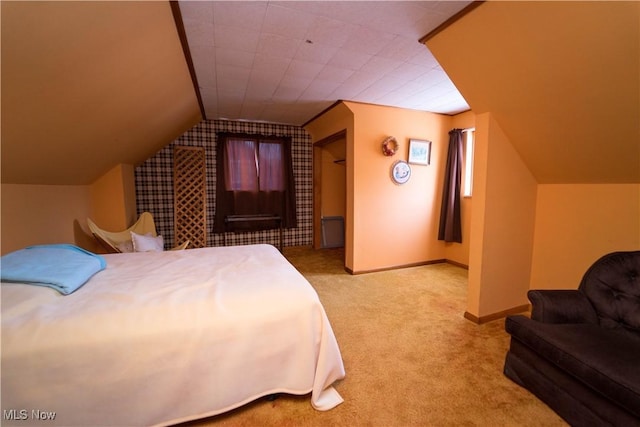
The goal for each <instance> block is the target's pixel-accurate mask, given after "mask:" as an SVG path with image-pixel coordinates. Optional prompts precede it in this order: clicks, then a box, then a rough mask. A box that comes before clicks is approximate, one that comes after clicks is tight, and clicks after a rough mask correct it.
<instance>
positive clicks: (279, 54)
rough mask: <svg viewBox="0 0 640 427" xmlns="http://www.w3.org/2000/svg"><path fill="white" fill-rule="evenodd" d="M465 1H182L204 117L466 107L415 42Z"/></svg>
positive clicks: (292, 120) (277, 117) (300, 120)
mask: <svg viewBox="0 0 640 427" xmlns="http://www.w3.org/2000/svg"><path fill="white" fill-rule="evenodd" d="M469 3H471V2H470V1H468V0H465V1H398V0H393V1H390V0H388V1H326V0H324V1H311V0H305V1H180V2H179V5H180V10H181V14H182V18H183V19H182V21H183V23H184V28H185V32H186V36H187V40H188V43H189V50H190V52H191V57H192V58H193V64H194V69H195V74H196V76H197V79H198V84H199V88H200V93H201V95H202V100H203V104H204V109H205V114H206V116H207V118H228V119H234V120H236V119H242V120H251V121H267V122H276V123H286V124H293V125H302V124H304V123H305V122H307V121H309V120H311V119H312V118H313V117H315V116H317V115H318V114H320V113H321V112H322V111H323V110H325V109H327V108H328V107H330V106H331V105H332V104H333V103H335V102H336V101H337V100H339V99H342V100H350V101H357V102H364V103H370V104H378V105H389V106H395V107H400V108H409V109H415V110H422V111H430V112H435V113H442V114H457V113H460V112H462V111H467V110H468V109H469V106H468V105H467V103H466V102H465V100H464V99H463V98H462V96H460V93H459V92H458V90H457V89H456V88H455V86H454V85H453V84H452V83H451V81H450V80H449V78H448V77H447V75H446V74H445V73H444V72H443V71H442V68H441V67H440V65H439V64H438V63H437V62H436V61H435V60H434V58H433V55H431V53H430V52H429V50H428V49H425V48H424V46H423V45H421V44H420V43H418V39H419V38H420V37H422V36H423V35H424V34H426V33H428V32H430V31H432V30H433V29H435V28H437V27H438V26H439V25H440V24H442V23H443V22H445V21H446V20H447V19H449V18H450V17H451V16H452V15H454V14H456V13H458V12H460V11H461V10H462V9H465V8H466V7H467V6H468V5H469Z"/></svg>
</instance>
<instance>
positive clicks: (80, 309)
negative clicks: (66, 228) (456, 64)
mask: <svg viewBox="0 0 640 427" xmlns="http://www.w3.org/2000/svg"><path fill="white" fill-rule="evenodd" d="M104 257H105V260H106V264H107V266H106V268H105V269H104V270H103V271H101V272H99V273H97V274H96V275H95V276H93V277H92V278H91V279H90V280H89V281H88V282H87V283H86V284H85V285H84V286H82V287H81V288H80V289H78V290H77V291H76V292H74V293H72V294H70V295H62V294H60V293H58V292H56V291H55V290H54V289H51V288H46V287H42V286H32V285H25V284H14V283H3V284H2V411H3V420H2V421H3V422H2V425H4V426H11V425H20V426H24V425H47V426H53V425H64V426H88V425H92V426H125V425H126V426H138V425H141V426H142V425H144V426H150V425H170V424H175V423H178V422H183V421H189V420H193V419H198V418H202V417H207V416H211V415H216V414H220V413H223V412H226V411H229V410H231V409H234V408H237V407H239V406H242V405H244V404H246V403H248V402H251V401H253V400H255V399H257V398H259V397H262V396H266V395H270V394H274V393H289V394H297V395H305V394H310V402H311V405H313V407H314V408H316V409H318V410H329V409H332V408H333V407H335V406H336V405H338V404H340V403H341V402H342V398H341V397H340V395H339V394H338V392H337V391H336V390H335V388H334V387H333V384H334V383H335V382H336V381H338V380H340V379H342V378H343V377H344V375H345V371H344V366H343V362H342V357H341V354H340V350H339V347H338V343H337V341H336V338H335V335H334V333H333V330H332V328H331V325H330V322H329V319H328V318H327V315H326V313H325V310H324V308H323V306H322V304H321V302H320V300H319V298H318V295H317V293H316V292H315V290H314V289H313V288H312V287H311V285H310V284H309V282H308V281H307V280H306V279H305V278H304V277H303V276H302V275H301V274H300V273H299V272H298V271H297V270H296V269H295V268H294V267H293V266H292V265H291V264H290V263H289V262H288V261H287V260H286V259H285V258H284V257H283V256H282V255H281V254H280V253H279V252H278V251H277V250H276V249H275V248H274V247H273V246H269V245H249V246H233V247H226V248H225V247H222V248H221V247H217V248H202V249H191V250H185V251H167V252H148V253H128V254H112V255H105V256H104Z"/></svg>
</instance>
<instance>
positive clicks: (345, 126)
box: [304, 103, 354, 270]
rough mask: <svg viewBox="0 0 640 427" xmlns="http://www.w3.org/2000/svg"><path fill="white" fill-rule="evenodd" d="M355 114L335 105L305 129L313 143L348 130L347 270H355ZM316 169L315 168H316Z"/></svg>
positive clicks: (340, 105) (316, 224) (345, 225)
mask: <svg viewBox="0 0 640 427" xmlns="http://www.w3.org/2000/svg"><path fill="white" fill-rule="evenodd" d="M353 122H354V120H353V113H352V112H351V111H350V110H349V108H347V106H346V105H345V104H344V103H338V104H335V105H334V106H333V107H332V108H331V109H329V110H327V111H325V112H324V113H323V114H322V115H321V116H319V117H316V118H315V119H314V120H312V121H311V122H309V123H307V124H306V125H305V126H304V128H305V130H306V131H307V132H309V134H310V135H311V140H312V141H313V143H316V142H318V141H321V140H322V139H324V138H328V137H330V136H331V135H334V134H336V133H338V132H341V131H344V130H346V132H347V134H346V140H347V141H346V153H345V154H346V162H345V168H346V172H345V173H346V181H347V182H346V216H345V224H344V227H345V241H344V248H345V255H344V257H345V259H344V264H345V267H346V268H347V269H350V270H351V269H352V268H353V252H354V250H353V222H354V220H353V214H352V212H353V160H352V159H353ZM314 167H315V166H314ZM318 221H319V219H318ZM318 227H319V222H314V228H318Z"/></svg>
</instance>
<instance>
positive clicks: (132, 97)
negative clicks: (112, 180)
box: [0, 1, 201, 185]
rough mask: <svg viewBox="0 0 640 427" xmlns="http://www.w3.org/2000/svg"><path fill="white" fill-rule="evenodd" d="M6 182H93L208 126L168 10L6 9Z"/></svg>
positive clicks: (14, 5) (98, 5) (91, 5)
mask: <svg viewBox="0 0 640 427" xmlns="http://www.w3.org/2000/svg"><path fill="white" fill-rule="evenodd" d="M0 8H1V9H0V11H1V17H2V28H1V31H2V182H3V183H20V184H76V185H77V184H90V183H92V182H93V181H94V180H95V179H97V178H98V177H100V176H102V175H103V174H104V173H106V172H107V171H109V170H110V169H111V168H113V167H114V166H115V165H117V164H119V163H128V164H137V163H140V162H142V161H144V160H145V159H147V158H148V157H149V156H151V155H153V154H154V153H155V152H156V151H157V150H159V149H160V148H161V147H163V146H164V145H166V144H167V143H169V142H170V141H171V140H172V139H175V138H176V137H178V136H179V135H181V134H182V133H184V132H185V130H187V129H189V128H190V127H192V126H193V125H195V124H196V123H198V122H199V121H200V118H201V115H200V110H199V107H198V101H197V97H196V92H195V90H194V87H193V84H192V81H191V78H190V76H189V70H188V67H187V64H186V61H185V58H184V53H183V50H182V46H181V44H180V39H179V37H178V32H177V30H176V25H175V21H174V19H173V15H172V12H171V6H170V4H169V2H164V1H163V2H154V1H150V2H146V1H144V2H120V1H118V2H109V1H107V2H82V1H78V2H76V1H69V2H67V1H43V2H30V1H28V2H23V1H20V2H12V1H2V2H0Z"/></svg>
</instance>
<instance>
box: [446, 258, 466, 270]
mask: <svg viewBox="0 0 640 427" xmlns="http://www.w3.org/2000/svg"><path fill="white" fill-rule="evenodd" d="M446 261H447V264H451V265H455V266H456V267H460V268H464V269H465V270H468V269H469V266H468V265H467V264H463V263H461V262H458V261H452V260H450V259H448V260H446Z"/></svg>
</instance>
